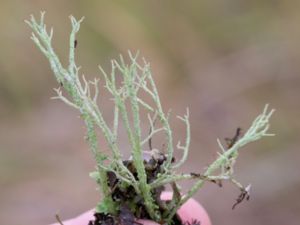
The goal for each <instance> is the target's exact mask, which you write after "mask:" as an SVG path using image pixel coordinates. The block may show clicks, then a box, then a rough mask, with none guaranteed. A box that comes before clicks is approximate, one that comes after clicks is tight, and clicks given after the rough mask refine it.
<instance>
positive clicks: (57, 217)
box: [55, 214, 64, 225]
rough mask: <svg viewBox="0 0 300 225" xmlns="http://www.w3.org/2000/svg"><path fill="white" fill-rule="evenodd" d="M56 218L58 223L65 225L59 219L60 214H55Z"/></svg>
mask: <svg viewBox="0 0 300 225" xmlns="http://www.w3.org/2000/svg"><path fill="white" fill-rule="evenodd" d="M55 218H56V221H57V222H58V223H59V224H60V225H64V224H63V223H62V221H61V219H60V217H59V215H58V214H55Z"/></svg>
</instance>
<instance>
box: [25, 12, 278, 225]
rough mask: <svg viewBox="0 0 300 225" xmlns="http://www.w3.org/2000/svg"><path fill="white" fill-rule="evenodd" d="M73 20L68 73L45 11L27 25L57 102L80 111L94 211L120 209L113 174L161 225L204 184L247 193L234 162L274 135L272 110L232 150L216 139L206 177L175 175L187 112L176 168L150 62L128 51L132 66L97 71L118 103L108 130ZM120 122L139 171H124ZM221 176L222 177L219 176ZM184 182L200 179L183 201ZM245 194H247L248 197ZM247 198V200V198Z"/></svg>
mask: <svg viewBox="0 0 300 225" xmlns="http://www.w3.org/2000/svg"><path fill="white" fill-rule="evenodd" d="M70 20H71V25H72V30H71V34H70V42H69V56H68V58H69V64H68V66H67V67H66V68H64V67H63V66H62V64H61V62H60V59H59V58H58V56H57V55H56V53H55V51H54V49H53V47H52V43H51V41H52V37H53V29H50V31H49V32H48V31H47V29H46V25H45V23H44V12H42V13H41V19H40V21H39V22H37V21H36V19H35V18H34V17H33V16H31V18H30V20H28V21H26V23H27V24H28V25H29V26H30V27H31V28H32V30H33V33H32V36H31V39H32V40H33V41H34V43H35V44H36V46H37V47H38V48H39V49H40V50H41V52H42V53H43V54H44V55H45V56H46V57H47V58H48V60H49V63H50V66H51V69H52V70H53V72H54V75H55V77H56V79H57V81H58V83H59V84H60V87H59V88H57V89H55V91H56V94H57V96H55V97H53V98H54V99H60V100H62V101H63V102H65V103H66V104H67V105H69V106H71V107H73V108H75V109H76V110H78V111H79V112H80V115H81V117H82V119H83V120H84V122H85V125H86V127H87V141H88V143H89V146H90V149H91V151H92V153H93V156H94V158H95V160H96V163H97V171H96V172H94V173H92V177H94V178H95V179H96V180H97V182H98V183H99V186H100V190H101V192H102V197H103V199H102V200H101V202H100V204H99V205H98V207H97V208H96V210H97V211H98V212H104V213H110V214H113V215H115V214H116V213H117V212H118V209H119V208H118V207H119V205H118V204H116V202H115V201H114V199H113V198H112V193H111V192H112V189H111V187H110V184H109V179H108V176H109V175H108V174H109V172H113V173H114V174H115V176H116V178H117V179H118V181H119V182H120V183H121V185H123V186H132V187H133V188H134V190H135V193H136V195H139V196H140V197H142V199H143V203H144V205H145V208H146V210H147V213H148V214H149V216H150V217H151V218H152V219H153V220H155V221H157V222H161V221H165V222H166V223H168V224H169V223H171V220H172V218H173V216H174V215H175V213H176V211H177V210H178V209H179V207H181V206H182V205H183V204H184V203H185V202H186V201H187V200H188V199H189V198H191V197H192V196H193V195H194V194H195V193H196V192H197V191H198V190H199V189H200V188H201V187H202V186H203V184H204V182H206V181H211V182H216V181H222V180H228V181H231V182H232V183H233V184H234V185H236V186H238V188H239V189H241V190H243V191H245V190H247V188H246V189H244V188H243V187H242V185H241V184H240V183H239V182H237V181H236V180H235V179H234V178H233V166H234V163H235V160H236V159H237V157H238V153H239V152H240V149H241V148H242V147H243V146H244V145H246V144H248V143H250V142H253V141H256V140H258V139H260V138H262V137H264V136H272V134H268V133H267V131H268V129H269V120H270V117H271V115H272V114H273V112H274V110H270V111H268V106H267V105H266V107H265V108H264V110H263V112H262V113H261V114H260V115H259V116H258V117H257V118H256V119H255V120H254V122H253V123H252V125H251V126H250V128H249V129H248V130H247V132H246V133H245V134H244V136H242V137H241V138H240V139H237V138H235V140H234V142H232V145H231V146H230V147H228V148H229V149H226V148H224V147H223V145H222V144H221V142H220V141H219V140H218V145H219V147H220V148H221V152H220V153H219V157H218V158H217V159H216V160H215V161H214V162H213V163H212V164H211V165H210V166H208V167H207V169H206V170H205V172H204V173H203V174H196V173H191V174H177V173H176V172H175V169H177V168H179V167H180V166H182V165H183V164H184V163H185V162H186V160H187V158H188V153H189V148H190V141H191V140H190V139H191V138H190V137H191V132H190V122H189V110H187V113H186V115H184V116H183V117H178V118H179V119H180V120H182V121H183V122H184V123H185V125H186V139H185V141H184V142H182V143H183V144H181V143H180V142H178V144H177V145H176V146H175V147H176V148H177V149H178V150H181V151H182V157H181V159H179V160H177V162H175V163H173V159H174V158H173V153H174V145H173V133H172V129H171V126H170V123H169V115H170V114H169V113H165V112H164V111H163V108H162V105H161V101H160V97H159V94H158V91H157V88H156V85H155V82H154V79H153V77H152V74H151V71H150V65H149V63H147V62H146V61H145V60H143V62H142V63H141V64H140V63H138V54H136V55H132V54H131V53H130V52H129V60H130V61H129V63H128V64H126V63H125V61H124V59H123V58H122V56H121V57H120V60H119V61H116V60H112V63H111V65H112V70H111V73H110V74H107V73H106V72H105V71H104V70H103V69H102V68H101V67H99V68H100V70H101V72H102V74H103V76H104V80H105V88H106V89H107V90H108V92H110V94H111V95H112V97H113V101H114V109H113V115H114V119H113V125H112V127H110V126H109V125H108V124H109V123H107V122H106V121H105V119H104V117H103V114H102V111H101V109H100V108H99V106H98V104H97V99H98V95H99V90H98V81H99V80H98V79H95V80H94V81H87V80H86V79H85V77H84V76H80V75H79V71H80V67H78V66H77V65H76V63H75V48H76V45H77V41H76V34H77V32H78V31H79V28H80V24H81V22H82V20H83V19H80V20H76V19H75V18H74V17H73V16H70ZM116 76H120V78H121V80H122V82H121V84H120V82H117V81H116V80H117V78H116ZM61 89H64V90H65V92H66V93H67V94H68V95H69V97H65V96H64V95H63V91H62V90H61ZM140 92H144V93H143V94H146V95H148V97H150V99H151V100H150V101H146V100H144V98H142V97H141V94H140ZM92 93H93V94H92ZM69 98H70V99H69ZM144 112H145V113H146V115H147V114H148V119H149V123H150V128H151V130H150V132H149V134H148V135H146V137H142V130H141V127H142V126H141V123H142V122H141V113H144ZM156 119H157V120H158V121H159V123H160V127H159V128H156V127H154V123H155V121H156ZM131 120H132V121H131ZM120 121H121V122H122V123H123V125H124V127H125V129H126V132H127V136H128V142H129V144H130V149H131V155H132V163H133V165H134V168H135V172H132V170H130V169H129V168H128V167H127V166H125V163H124V159H123V157H122V154H121V152H120V149H121V147H120V146H119V143H118V131H119V122H120ZM97 129H100V130H101V131H102V133H103V136H104V137H105V139H106V141H107V144H108V146H109V149H110V150H111V152H110V153H111V156H110V155H106V154H104V153H103V151H102V149H100V147H99V143H98V140H97V132H96V130H97ZM162 132H163V133H164V135H165V137H166V143H167V149H166V153H165V154H163V162H162V163H161V168H160V169H161V170H160V172H159V173H158V174H157V176H156V177H155V179H154V180H153V179H152V180H151V181H149V179H148V177H147V176H148V175H147V171H146V166H145V161H144V158H143V155H144V153H145V152H144V151H143V145H144V144H146V143H149V147H150V150H151V148H152V144H151V139H152V138H153V136H154V135H156V134H157V133H162ZM153 152H154V151H153ZM148 153H149V151H148ZM156 153H157V151H156ZM153 154H154V153H153ZM159 156H161V154H159V155H158V157H159ZM156 157H157V156H156ZM152 159H155V157H154V156H153V157H152ZM218 171H219V174H217V175H215V174H216V172H218ZM185 179H196V182H195V184H194V185H193V186H192V188H191V189H190V190H189V191H188V192H187V194H186V195H185V196H183V197H181V195H180V193H179V191H178V190H179V188H178V186H177V184H176V183H175V182H178V181H181V180H185ZM166 184H171V186H172V187H173V188H174V189H173V190H174V193H176V194H174V197H173V199H172V201H171V202H170V203H169V204H168V203H165V204H166V207H167V211H166V212H164V213H163V214H162V215H161V213H160V211H159V210H158V208H159V206H158V202H157V201H158V200H157V196H155V192H156V191H158V189H159V188H160V187H161V186H164V185H166ZM158 193H159V192H158ZM243 193H244V194H245V193H246V192H243ZM243 197H245V195H244V196H243Z"/></svg>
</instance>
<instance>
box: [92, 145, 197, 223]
mask: <svg viewBox="0 0 300 225" xmlns="http://www.w3.org/2000/svg"><path fill="white" fill-rule="evenodd" d="M165 160H166V156H165V155H164V154H162V153H161V152H159V151H158V150H155V149H153V150H152V151H148V152H145V153H144V165H145V169H146V173H147V182H148V183H151V182H152V181H154V180H155V179H156V178H157V175H158V174H159V173H163V172H164V171H163V168H162V164H163V163H164V161H165ZM123 164H124V165H125V166H126V167H127V168H128V169H129V170H130V172H131V173H132V174H133V175H134V176H135V178H136V179H138V178H137V172H136V169H135V167H134V165H133V162H132V160H131V159H129V160H124V161H123ZM107 175H108V183H109V187H110V189H111V192H112V198H113V200H114V201H115V202H117V203H119V210H118V213H117V215H110V214H104V213H95V214H94V217H95V219H94V220H92V221H89V223H88V225H116V224H121V225H132V224H140V223H138V222H137V220H138V219H150V216H149V215H148V213H147V210H146V207H145V205H144V201H143V198H142V197H141V196H140V195H138V194H137V193H136V192H135V190H134V188H133V187H132V186H129V185H126V184H124V183H122V182H121V181H120V180H119V179H118V178H117V177H116V175H115V173H114V172H112V171H110V172H108V174H107ZM172 186H176V185H175V184H174V185H172ZM164 189H165V187H163V186H162V187H157V188H155V189H153V190H152V196H153V198H154V200H155V203H156V205H158V207H159V208H158V210H159V211H160V213H161V215H163V214H164V213H166V212H167V210H168V209H167V206H166V203H167V201H164V200H161V199H160V195H161V193H162V191H164ZM173 189H174V187H173ZM173 191H174V194H175V192H176V190H173ZM195 222H197V223H193V224H197V225H200V222H199V221H195ZM160 223H161V224H163V223H164V221H161V222H160ZM172 224H174V225H182V224H183V223H182V221H181V219H180V218H179V217H178V216H177V215H175V216H174V218H173V220H172Z"/></svg>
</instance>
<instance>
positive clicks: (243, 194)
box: [232, 184, 251, 209]
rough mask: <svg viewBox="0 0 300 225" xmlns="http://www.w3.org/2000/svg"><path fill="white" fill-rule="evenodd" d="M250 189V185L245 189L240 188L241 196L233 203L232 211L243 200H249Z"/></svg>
mask: <svg viewBox="0 0 300 225" xmlns="http://www.w3.org/2000/svg"><path fill="white" fill-rule="evenodd" d="M250 188H251V185H250V184H249V185H248V186H247V187H246V188H242V189H241V194H240V195H239V197H238V198H237V199H236V202H235V203H234V205H233V206H232V209H235V207H236V206H237V205H238V204H240V203H241V202H242V201H244V199H246V200H247V201H249V200H250Z"/></svg>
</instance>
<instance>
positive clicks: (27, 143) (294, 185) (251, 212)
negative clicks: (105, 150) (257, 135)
mask: <svg viewBox="0 0 300 225" xmlns="http://www.w3.org/2000/svg"><path fill="white" fill-rule="evenodd" d="M299 7H300V4H299V1H292V0H287V1H278V0H265V1H261V0H260V1H256V0H253V1H245V0H244V1H243V0H242V1H237V0H228V1H217V0H210V1H209V0H204V1H196V0H195V1H157V0H156V1H132V0H131V1H129V0H127V1H125V0H124V1H109V0H106V1H101V0H97V1H96V0H91V1H83V0H82V1H71V0H52V1H45V0H41V1H34V0H31V1H16V0H11V1H8V0H1V2H0V27H1V33H0V46H1V52H0V124H1V126H0V190H1V192H0V224H12V225H21V224H28V225H29V224H37V225H39V224H48V223H50V222H53V221H54V214H55V213H57V212H59V214H60V215H61V217H62V218H69V217H72V216H75V215H77V214H78V213H80V212H83V211H85V210H86V209H89V208H90V207H92V206H93V205H95V203H96V201H97V200H98V193H97V192H96V190H95V187H96V186H95V184H94V182H93V181H92V180H91V179H90V178H89V177H88V172H90V171H92V170H93V160H92V158H91V155H90V154H89V152H88V150H87V146H86V144H85V143H84V140H83V135H84V132H85V130H84V127H83V124H82V122H81V121H80V120H79V119H78V118H77V113H76V112H75V111H73V110H72V109H69V108H68V107H67V106H65V105H63V104H62V103H60V102H56V101H51V100H49V98H50V97H51V96H53V95H54V92H53V91H52V88H53V87H56V86H57V84H56V83H55V81H54V79H53V75H52V73H51V71H50V69H49V66H48V63H47V61H46V60H45V58H44V57H43V56H42V55H41V54H40V52H38V50H37V49H36V48H35V47H34V45H33V44H32V42H31V41H30V39H29V36H30V30H29V29H28V27H26V25H25V24H24V22H23V20H24V19H26V18H28V17H29V14H31V13H34V14H35V15H38V12H39V11H40V10H46V11H47V15H46V20H47V23H48V24H49V26H50V25H53V26H54V28H55V33H54V34H55V37H54V38H55V39H54V44H55V46H56V50H57V52H58V53H59V54H60V56H62V57H65V56H66V50H67V38H68V36H67V34H68V32H69V30H70V25H69V21H68V16H69V15H70V14H73V15H75V16H76V17H81V16H85V17H86V19H85V21H84V23H83V26H82V29H81V32H80V34H79V37H78V41H79V45H78V49H77V51H78V63H79V64H80V65H82V66H83V71H84V73H85V74H87V75H88V76H89V77H94V76H97V74H99V73H98V71H97V65H98V64H99V63H101V64H102V65H103V66H104V67H105V68H108V64H109V60H110V59H111V58H116V57H118V54H119V53H124V52H126V51H127V50H128V49H130V50H140V52H141V55H143V56H145V57H146V58H147V59H148V60H149V61H150V62H151V64H152V69H153V72H154V77H155V79H156V81H157V83H158V86H159V90H160V92H161V95H162V101H163V103H164V105H165V108H166V109H167V108H172V109H173V112H174V113H178V114H182V113H183V112H184V110H185V107H186V106H189V107H190V111H191V120H192V121H191V122H192V148H191V155H190V157H189V163H187V165H186V166H185V168H183V170H184V171H201V169H202V168H203V167H205V166H206V165H207V164H208V163H209V162H211V161H212V160H214V158H215V157H216V151H217V150H218V149H217V144H216V138H217V137H220V138H223V137H226V136H230V135H232V133H233V132H234V130H235V128H236V127H237V126H242V127H244V128H247V126H248V125H249V123H250V122H251V120H252V119H253V118H254V116H256V115H257V114H258V113H259V112H260V110H261V109H262V108H263V105H264V104H265V103H270V104H271V106H272V107H274V108H276V109H277V112H276V114H275V115H274V118H273V119H272V131H274V132H275V133H276V134H277V136H276V137H275V138H267V139H264V140H263V141H260V142H258V143H255V144H252V145H250V146H248V147H247V148H246V149H245V151H244V152H243V154H241V157H240V160H239V162H238V164H237V168H236V175H237V177H238V178H239V179H240V180H241V181H242V182H243V183H245V184H247V183H249V182H250V183H252V186H253V193H252V199H251V201H250V202H247V203H243V204H241V205H240V206H239V207H238V208H237V209H236V210H234V211H232V210H231V206H232V204H233V202H234V200H235V198H236V197H237V195H238V191H237V190H236V189H235V188H234V187H232V186H231V185H229V184H228V185H225V187H224V188H223V189H219V188H217V187H215V186H214V185H207V186H205V187H204V189H203V190H201V191H200V192H199V193H198V194H197V196H196V198H197V199H198V200H199V201H200V202H201V203H202V204H203V205H204V206H205V207H206V209H207V210H208V212H209V214H210V216H211V219H212V222H213V224H215V225H217V224H222V225H226V224H228V225H229V224H230V225H232V224H237V225H238V224H243V225H248V224H249V225H250V224H251V225H252V224H257V225H260V224H261V225H273V224H289V225H294V224H295V225H296V224H299V221H300V214H299V212H300V197H299V192H300V179H299V171H300V166H299V160H300V151H299V144H300V139H299V132H300V120H299V116H300V103H299V97H300V26H299V22H300V8H299ZM102 93H103V92H102ZM102 107H103V110H105V112H106V116H107V118H108V119H109V118H110V109H109V108H107V107H105V105H102ZM174 128H175V129H177V133H176V137H182V138H183V135H184V127H183V126H182V124H181V123H180V122H178V121H176V120H174ZM183 186H184V187H186V188H188V187H189V186H190V184H184V185H183Z"/></svg>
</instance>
